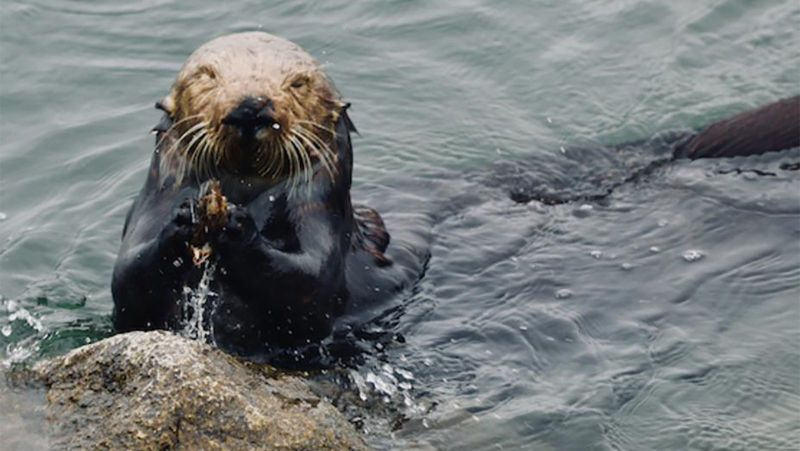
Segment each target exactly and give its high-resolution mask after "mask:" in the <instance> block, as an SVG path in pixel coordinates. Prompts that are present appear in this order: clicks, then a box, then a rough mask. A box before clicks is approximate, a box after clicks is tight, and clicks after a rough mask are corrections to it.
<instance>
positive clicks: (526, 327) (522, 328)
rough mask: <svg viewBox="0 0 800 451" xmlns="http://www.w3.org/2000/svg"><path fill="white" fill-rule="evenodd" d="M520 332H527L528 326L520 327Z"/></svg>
mask: <svg viewBox="0 0 800 451" xmlns="http://www.w3.org/2000/svg"><path fill="white" fill-rule="evenodd" d="M519 330H522V331H526V330H528V326H519Z"/></svg>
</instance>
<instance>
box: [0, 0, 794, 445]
mask: <svg viewBox="0 0 800 451" xmlns="http://www.w3.org/2000/svg"><path fill="white" fill-rule="evenodd" d="M244 30H265V31H269V32H271V33H275V34H279V35H282V36H285V37H287V38H289V39H291V40H293V41H295V42H297V43H299V44H301V45H302V46H303V47H305V48H306V49H307V50H308V51H309V52H310V53H311V54H312V55H315V56H316V57H317V58H318V59H319V60H320V61H322V62H324V63H325V65H326V70H327V71H328V73H329V74H330V75H331V77H332V78H333V80H335V82H336V84H337V86H338V87H339V89H340V91H341V92H342V93H343V94H344V96H345V97H346V98H347V99H348V100H350V101H351V102H352V103H353V108H352V110H351V111H352V118H353V120H354V121H355V123H356V125H357V127H358V129H359V130H360V131H361V136H360V137H356V138H355V140H354V150H355V154H356V168H355V174H354V178H355V180H354V189H353V197H354V199H355V200H357V201H359V202H363V203H367V204H369V205H371V206H373V207H375V208H377V209H378V210H380V211H381V212H382V213H384V215H385V217H386V221H387V223H388V226H389V228H390V231H391V232H392V233H393V234H395V235H396V236H402V235H403V233H405V232H407V231H411V230H414V231H418V230H419V229H424V230H426V231H429V232H430V235H431V241H430V248H431V255H432V257H431V260H430V262H429V267H428V271H427V273H426V274H425V276H424V278H423V279H422V280H421V281H420V283H419V284H418V286H416V287H414V289H413V290H411V291H410V292H409V293H407V294H406V296H405V298H404V300H403V306H404V308H403V309H402V313H403V314H402V315H400V316H399V317H398V318H397V325H396V326H395V328H396V330H397V331H398V332H400V333H402V334H403V335H404V337H405V339H406V343H404V344H400V343H395V344H393V345H391V346H389V347H388V348H387V349H384V350H383V352H381V353H379V354H376V355H375V356H372V357H370V358H368V359H367V361H366V362H365V363H364V364H363V365H362V366H361V367H360V368H358V369H356V370H353V371H352V374H353V376H352V378H353V379H354V381H355V385H357V386H361V387H362V388H364V390H363V392H364V393H362V394H363V395H364V396H365V397H367V398H377V399H379V400H380V399H381V398H382V397H384V396H388V395H387V393H388V392H391V391H392V390H393V391H394V392H397V391H403V392H404V393H406V395H407V397H406V399H407V400H408V401H409V404H411V407H408V408H405V410H403V409H404V408H403V407H402V403H401V406H400V407H398V408H397V409H399V410H401V411H402V412H403V415H404V416H405V417H407V418H408V419H407V421H405V422H403V423H402V425H401V426H399V427H397V428H395V429H396V430H392V427H391V426H390V425H389V424H390V423H393V418H390V417H391V416H392V415H394V414H391V415H390V414H388V413H385V412H383V411H382V410H380V409H376V410H377V411H371V410H367V411H358V410H357V409H356V414H355V415H359V416H362V417H368V418H370V420H369V421H368V422H367V423H368V424H367V426H365V429H366V431H367V433H368V437H369V440H370V442H371V443H372V444H373V445H374V446H375V447H378V448H397V449H407V448H422V449H426V448H436V449H545V450H547V449H554V450H555V449H558V450H565V449H574V450H595V449H596V450H605V449H627V450H640V449H743V450H751V449H774V450H778V449H794V448H797V447H798V446H800V424H799V423H798V416H797V415H798V411H800V378H798V376H797V375H798V374H800V351H798V347H797V343H798V340H800V305H798V301H799V300H800V199H799V197H798V193H800V177H798V173H797V172H788V171H782V170H780V169H779V167H780V165H781V164H784V163H792V162H797V161H798V160H800V152H798V151H790V152H787V153H784V154H782V155H767V156H764V157H755V158H747V159H739V160H736V161H698V162H693V163H689V162H679V163H676V164H674V165H671V166H669V167H667V168H665V169H664V170H662V171H660V172H658V173H656V174H654V175H652V176H651V177H648V178H647V179H646V180H641V181H639V182H637V183H633V184H630V185H626V186H624V187H622V188H620V189H619V190H617V191H616V192H615V194H614V195H613V196H611V197H610V198H609V200H608V202H605V203H602V204H586V205H582V204H580V203H577V204H574V203H573V204H565V205H559V206H544V205H540V204H537V203H535V202H534V203H530V204H526V205H520V204H516V203H514V202H512V201H511V200H509V199H508V195H507V191H508V189H507V188H508V186H510V184H511V183H516V182H518V181H519V180H520V177H521V178H522V179H523V181H524V183H527V184H532V185H541V186H557V187H559V188H560V189H561V188H563V189H565V190H567V191H570V190H575V191H576V192H580V191H581V190H584V189H589V190H591V187H589V188H586V185H587V183H588V182H587V180H589V179H593V178H594V177H595V176H597V175H598V174H606V173H612V172H614V171H617V172H619V171H624V170H625V168H626V167H627V166H629V165H630V166H636V165H639V164H640V163H646V162H647V161H651V160H653V159H654V158H656V157H658V156H659V155H662V154H663V151H664V149H661V148H659V147H658V146H657V145H655V144H652V143H650V144H643V145H642V146H640V147H637V148H634V149H630V150H629V151H628V152H627V153H625V154H619V153H616V152H611V151H604V150H603V149H608V148H609V146H611V145H612V144H616V143H622V142H627V141H636V140H642V139H647V138H651V137H652V136H654V135H656V134H657V133H659V132H662V131H667V130H685V129H689V128H696V127H699V126H702V125H704V124H707V123H709V122H712V121H713V120H716V119H719V118H722V117H725V116H727V115H730V114H733V113H736V112H739V111H742V110H745V109H747V108H751V107H755V106H758V105H760V104H763V103H767V102H770V101H773V100H776V99H778V98H781V97H787V96H789V95H796V94H797V93H798V92H800V3H798V2H796V1H792V0H787V1H782V2H778V1H776V2H773V1H745V0H723V1H714V2H696V1H679V2H652V1H641V0H623V1H613V2H612V1H593V2H589V1H542V2H530V1H520V0H518V1H506V2H491V1H488V0H483V1H479V0H474V1H466V0H461V1H450V2H444V1H441V2H419V1H400V0H395V1H392V0H383V1H371V2H366V1H362V2H350V1H338V0H336V1H327V2H307V1H298V2H255V1H252V2H246V1H241V2H211V1H197V2H191V3H188V2H182V3H178V2H169V1H144V2H139V3H136V4H131V5H125V4H123V3H119V2H104V1H95V2H89V1H63V0H53V1H41V0H40V1H26V2H21V1H13V0H6V1H4V2H2V3H0V61H2V63H1V64H0V136H2V141H0V212H2V215H0V217H1V218H2V220H0V296H2V299H3V305H2V307H0V332H2V334H0V361H2V362H3V364H4V366H6V367H8V366H12V365H14V364H16V363H31V362H34V361H36V360H38V359H40V358H42V357H45V356H50V355H56V354H60V353H63V352H65V351H66V350H68V349H72V348H74V347H77V346H79V345H81V344H83V343H87V342H90V341H93V340H96V339H99V338H102V337H105V336H107V335H109V334H110V333H111V331H110V321H109V314H110V311H111V304H112V302H111V296H110V291H109V283H110V278H111V268H112V265H113V262H114V258H115V255H116V252H117V248H118V246H119V239H120V234H121V230H122V222H123V219H124V215H125V213H126V211H127V209H128V208H129V206H130V204H131V201H132V199H133V197H134V196H135V194H136V193H137V192H138V190H139V189H140V187H141V185H142V183H143V181H144V177H145V168H146V166H147V163H148V160H149V153H150V151H151V150H152V144H153V142H152V141H153V138H152V137H151V136H150V135H149V134H148V131H149V129H150V128H151V127H152V126H153V125H154V124H155V123H156V121H157V120H158V118H159V114H158V113H157V112H156V111H155V110H153V107H152V105H153V103H154V102H155V101H156V100H158V99H160V98H161V97H163V96H164V95H165V94H166V93H167V91H168V89H169V86H170V84H171V82H172V80H173V78H174V76H175V74H176V72H177V70H178V69H179V68H180V66H181V64H182V62H183V61H184V59H185V58H186V56H188V54H189V53H191V51H192V50H193V49H194V48H196V47H197V46H199V45H200V44H202V43H203V42H205V41H207V40H209V39H211V38H213V37H216V36H219V35H222V34H225V33H230V32H236V31H244ZM562 148H563V150H562ZM629 163H630V164H629ZM737 167H738V168H754V169H759V170H763V171H769V172H773V173H775V174H776V175H775V176H756V175H754V174H753V173H748V172H745V173H736V172H728V170H729V169H731V168H737ZM726 172H728V173H726ZM511 173H513V174H517V175H515V176H514V177H511V176H509V174H511ZM519 174H522V175H519ZM694 251H697V252H694ZM694 256H700V258H699V259H694V258H693V257H694ZM385 364H389V365H392V368H388V369H387V368H386V367H385ZM398 371H400V372H401V373H398ZM397 374H407V375H408V374H410V375H413V379H410V380H411V381H412V383H411V385H413V389H406V388H402V387H401V388H398V387H395V386H394V384H396V383H397V379H403V378H402V377H400V376H397ZM359 377H361V378H363V379H364V381H370V380H371V381H372V382H371V383H370V382H365V383H364V384H361V385H359V379H358V378H359ZM393 378H394V379H395V380H393ZM376 381H377V382H376ZM384 383H385V384H386V385H388V387H385V386H384ZM394 395H396V393H394V394H393V395H392V396H394ZM23 398H24V396H23V395H21V394H18V393H8V390H7V389H6V388H2V389H0V402H2V406H1V409H2V412H0V420H2V421H0V423H2V424H3V425H0V437H2V438H0V448H6V447H7V448H19V449H22V448H24V445H25V443H30V444H33V443H40V442H41V438H40V437H39V436H38V435H37V434H36V432H35V431H36V430H37V429H36V426H35V424H34V425H33V426H31V423H32V422H33V423H35V421H36V418H39V417H37V414H36V413H35V412H34V413H31V410H32V409H31V408H29V407H24V405H25V403H24V402H22V403H20V402H19V400H20V399H23ZM21 405H22V407H20V406H21ZM31 418H33V419H31ZM26 419H27V420H26ZM26 421H27V423H26ZM22 424H27V426H24V427H23V426H21V425H22ZM15 434H16V435H15ZM20 434H21V435H20ZM11 436H15V437H16V438H14V439H13V440H12V439H7V438H6V437H11ZM3 445H4V446H3Z"/></svg>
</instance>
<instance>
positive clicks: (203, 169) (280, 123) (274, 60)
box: [161, 32, 346, 182]
mask: <svg viewBox="0 0 800 451" xmlns="http://www.w3.org/2000/svg"><path fill="white" fill-rule="evenodd" d="M246 97H251V98H256V99H259V101H261V100H264V101H266V100H269V101H271V102H272V105H273V109H274V114H273V116H274V120H275V123H274V124H272V125H271V126H269V127H263V128H261V129H259V130H258V132H257V133H256V134H255V140H253V139H250V140H246V141H245V140H244V139H243V138H242V137H241V136H240V135H239V134H237V131H236V130H235V128H234V127H231V126H230V125H226V124H225V123H224V119H225V118H226V117H227V116H228V115H229V114H230V113H231V112H232V111H233V110H234V109H235V108H237V106H238V105H239V104H240V103H241V102H242V101H243V100H244V99H245V98H246ZM345 105H346V104H345V103H344V102H343V101H342V99H341V97H340V96H339V94H338V92H337V91H336V89H335V88H334V87H333V84H332V83H331V82H330V80H328V77H327V76H326V75H325V73H324V72H323V70H322V68H321V67H320V65H319V63H317V61H316V60H314V59H313V58H312V57H311V56H310V55H309V54H308V53H306V52H305V51H304V50H303V49H302V48H300V47H299V46H298V45H296V44H294V43H292V42H289V41H287V40H285V39H282V38H279V37H276V36H272V35H269V34H267V33H260V32H251V33H238V34H232V35H227V36H223V37H220V38H217V39H214V40H212V41H210V42H208V43H207V44H205V45H203V46H202V47H200V48H199V49H197V50H196V51H195V52H194V53H193V54H192V55H191V56H190V57H189V59H188V60H187V61H186V63H185V64H184V66H183V68H182V69H181V71H180V73H179V74H178V77H177V79H176V80H175V83H174V84H173V86H172V90H171V91H170V93H169V95H168V96H167V97H166V98H165V99H164V100H163V101H162V102H161V107H162V108H163V109H164V110H165V112H166V113H167V114H168V115H169V116H170V118H171V119H172V126H171V127H170V129H169V130H168V134H169V136H170V137H171V141H172V142H173V143H172V145H171V146H170V147H169V149H168V151H171V152H174V153H177V154H179V155H183V156H184V157H185V160H186V161H187V165H188V166H189V168H190V169H191V170H194V171H195V172H196V173H199V174H201V175H203V174H205V175H207V176H211V175H213V174H215V173H216V171H220V170H227V171H235V172H241V173H247V174H250V175H256V176H260V177H264V178H272V179H280V178H282V177H285V176H287V175H296V174H305V176H306V178H307V179H308V181H309V182H310V180H311V177H312V175H313V170H314V169H313V168H314V167H321V168H323V169H324V170H325V171H326V172H328V173H329V174H330V176H331V177H333V176H334V174H335V171H336V154H335V150H334V149H333V147H334V144H333V142H334V136H335V131H334V130H335V126H336V122H337V121H338V120H339V117H340V114H341V113H342V110H343V108H345ZM317 163H319V164H317Z"/></svg>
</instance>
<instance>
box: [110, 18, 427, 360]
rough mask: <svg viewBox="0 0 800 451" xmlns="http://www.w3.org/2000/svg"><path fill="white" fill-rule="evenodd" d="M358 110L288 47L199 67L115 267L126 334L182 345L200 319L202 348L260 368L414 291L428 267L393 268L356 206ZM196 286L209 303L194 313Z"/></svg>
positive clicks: (170, 102) (370, 213)
mask: <svg viewBox="0 0 800 451" xmlns="http://www.w3.org/2000/svg"><path fill="white" fill-rule="evenodd" d="M347 106H348V104H347V103H345V102H344V101H342V99H341V97H340V96H339V94H338V92H337V91H336V90H335V88H334V87H333V85H332V84H331V82H330V81H329V80H328V78H327V76H326V75H325V73H324V72H323V71H322V69H321V68H320V66H319V64H318V63H317V62H316V61H315V60H314V59H313V58H311V57H310V56H309V55H308V54H307V53H306V52H305V51H303V50H302V49H301V48H300V47H298V46H297V45H295V44H293V43H291V42H289V41H286V40H284V39H281V38H278V37H275V36H271V35H268V34H266V33H241V34H234V35H229V36H224V37H221V38H218V39H215V40H213V41H211V42H209V43H207V44H205V45H203V46H202V47H200V48H199V49H198V50H197V51H195V52H194V53H193V54H192V55H191V56H190V57H189V59H188V61H187V62H186V63H185V65H184V66H183V68H182V70H181V71H180V73H179V74H178V77H177V80H176V81H175V83H174V85H173V87H172V90H171V92H170V94H169V95H168V96H167V97H166V98H165V99H164V101H162V102H160V103H158V104H157V107H158V108H160V109H162V110H163V111H164V112H165V115H164V118H163V119H162V121H161V123H160V124H159V125H158V126H156V128H155V129H154V130H155V132H156V148H155V152H154V153H153V157H152V163H151V165H150V170H149V172H148V176H147V181H146V183H145V185H144V188H143V189H142V191H141V193H140V194H139V196H138V197H137V199H136V201H135V202H134V204H133V207H132V208H131V210H130V212H129V213H128V217H127V219H126V221H125V226H124V230H123V238H122V246H121V249H120V252H119V255H118V258H117V262H116V265H115V267H114V276H113V281H112V294H113V297H114V311H113V323H114V327H115V329H116V330H117V331H120V332H123V331H129V330H136V329H138V330H142V329H143V330H148V329H173V330H176V329H181V328H183V327H184V326H185V321H186V320H187V315H198V314H201V315H202V318H201V320H202V323H203V324H201V325H200V327H205V328H207V329H208V331H209V332H208V333H209V334H210V335H204V336H207V338H209V339H211V340H212V341H214V342H215V343H216V344H218V345H219V346H220V347H222V348H223V349H226V350H228V351H230V352H233V353H236V354H241V355H258V354H259V353H262V352H265V351H266V350H268V349H270V347H272V346H295V345H302V344H306V343H310V342H313V341H318V340H320V339H322V338H324V337H326V336H328V335H329V334H330V333H331V330H332V325H333V322H334V320H335V319H336V317H337V316H340V315H342V314H343V313H345V312H346V311H347V309H348V307H350V308H355V309H358V308H361V307H363V306H364V304H366V303H370V302H372V301H373V300H375V298H376V296H383V295H385V294H387V293H392V292H394V291H396V290H398V289H399V288H401V287H402V286H404V284H406V283H408V282H409V281H410V280H413V279H414V278H415V277H417V275H418V272H419V270H420V268H421V264H422V261H421V260H422V257H421V256H417V255H413V256H412V255H410V254H413V252H405V253H403V252H401V253H400V257H399V259H400V261H399V262H398V261H394V262H393V261H392V259H390V258H389V257H388V256H387V255H386V250H387V246H388V245H389V234H388V232H387V231H386V228H385V227H384V224H383V221H382V220H381V217H380V215H379V214H378V213H377V212H376V211H375V210H372V209H370V208H367V207H355V206H353V205H351V202H350V185H351V173H352V167H353V154H352V147H351V143H350V132H351V131H354V130H355V128H354V126H353V124H352V122H351V121H350V119H349V118H348V116H347V111H346V110H347ZM198 199H203V201H202V202H201V203H200V204H198ZM416 257H419V258H418V259H415V258H416ZM203 262H206V263H205V264H210V265H211V266H210V269H209V268H205V270H204V269H203V268H200V267H198V265H199V266H202V264H203ZM208 270H212V272H213V274H212V275H211V277H210V278H208V274H206V278H205V279H204V278H203V275H204V271H205V272H207V271H208ZM203 284H210V285H203ZM198 286H200V287H204V286H205V287H206V288H208V289H209V290H210V291H211V295H210V296H209V297H208V299H207V300H205V301H204V302H205V305H194V306H190V307H189V309H188V310H190V311H189V312H188V313H187V303H188V302H189V300H188V298H189V297H190V296H191V291H192V290H191V289H192V288H194V287H198ZM187 287H188V289H187Z"/></svg>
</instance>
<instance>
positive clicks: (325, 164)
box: [293, 128, 333, 179]
mask: <svg viewBox="0 0 800 451" xmlns="http://www.w3.org/2000/svg"><path fill="white" fill-rule="evenodd" d="M301 130H303V129H302V128H300V129H298V130H293V132H294V134H295V136H297V137H299V138H300V139H302V140H303V141H305V143H306V144H307V146H308V148H309V150H311V151H314V152H315V153H316V154H317V155H318V156H319V161H320V163H321V164H322V166H323V167H324V168H325V171H326V172H327V173H328V175H329V176H330V177H331V179H333V170H332V169H331V166H330V163H329V161H328V159H327V158H326V155H325V151H324V150H322V149H320V148H319V147H318V146H317V145H315V144H314V142H313V141H312V140H311V139H310V138H309V137H308V136H306V134H305V133H303V132H301ZM303 131H305V130H303Z"/></svg>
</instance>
